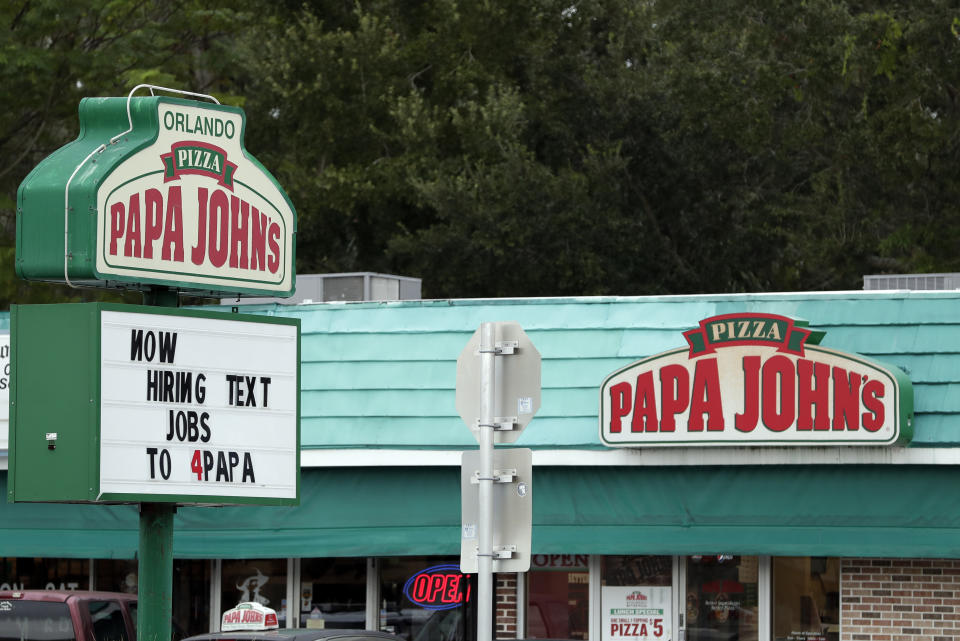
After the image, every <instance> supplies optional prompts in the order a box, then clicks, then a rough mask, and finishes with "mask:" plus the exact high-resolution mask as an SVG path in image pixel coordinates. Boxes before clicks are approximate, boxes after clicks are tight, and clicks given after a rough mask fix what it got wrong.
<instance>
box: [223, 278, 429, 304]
mask: <svg viewBox="0 0 960 641" xmlns="http://www.w3.org/2000/svg"><path fill="white" fill-rule="evenodd" d="M420 283H421V279H419V278H411V277H409V276H394V275H392V274H377V273H374V272H347V273H342V274H304V275H300V276H297V289H296V293H295V294H294V295H293V296H291V297H289V298H239V299H238V298H222V299H220V302H221V304H223V305H238V304H239V305H258V304H263V303H283V304H285V305H296V304H298V303H329V302H337V301H388V300H420Z"/></svg>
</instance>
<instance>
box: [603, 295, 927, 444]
mask: <svg viewBox="0 0 960 641" xmlns="http://www.w3.org/2000/svg"><path fill="white" fill-rule="evenodd" d="M824 334H825V332H822V331H816V330H812V329H809V328H807V327H806V324H805V323H802V322H799V321H794V320H793V319H790V318H787V317H785V316H778V315H775V314H757V313H743V314H729V315H723V316H715V317H712V318H708V319H705V320H702V321H700V324H699V327H697V328H696V329H691V330H688V331H686V332H683V336H684V338H685V339H686V342H687V345H686V346H685V347H682V348H679V349H674V350H670V351H667V352H663V353H661V354H657V355H655V356H650V357H648V358H645V359H642V360H640V361H637V362H635V363H632V364H630V365H628V366H626V367H624V368H621V369H619V370H617V371H616V372H614V373H612V374H610V375H609V376H608V377H607V378H606V379H605V380H604V381H603V384H602V386H601V388H600V439H601V441H602V442H603V443H605V444H606V445H608V446H611V447H644V446H697V445H739V446H753V445H801V446H802V445H815V446H824V445H902V444H906V443H908V442H909V441H910V439H911V438H912V436H913V386H912V383H911V382H910V379H909V378H908V377H907V376H906V374H904V373H903V372H902V371H900V370H899V369H898V368H896V367H892V366H889V365H884V364H882V363H879V362H877V361H874V360H871V359H869V358H866V357H863V356H860V355H856V354H846V353H843V352H839V351H836V350H832V349H828V348H825V347H820V346H819V345H818V343H819V342H820V340H821V339H822V338H823V336H824Z"/></svg>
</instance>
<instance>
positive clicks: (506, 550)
mask: <svg viewBox="0 0 960 641" xmlns="http://www.w3.org/2000/svg"><path fill="white" fill-rule="evenodd" d="M516 553H517V546H516V545H495V546H493V558H494V559H512V558H513V555H514V554H516Z"/></svg>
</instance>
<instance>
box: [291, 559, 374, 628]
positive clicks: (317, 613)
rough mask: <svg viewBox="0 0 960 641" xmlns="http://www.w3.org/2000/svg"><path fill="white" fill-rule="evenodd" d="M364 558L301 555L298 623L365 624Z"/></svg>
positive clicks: (312, 625)
mask: <svg viewBox="0 0 960 641" xmlns="http://www.w3.org/2000/svg"><path fill="white" fill-rule="evenodd" d="M366 598H367V560H366V559H365V558H359V559H358V558H343V559H337V558H331V559H303V560H302V561H301V562H300V627H301V628H338V629H340V628H354V629H363V628H365V627H366V617H365V607H366Z"/></svg>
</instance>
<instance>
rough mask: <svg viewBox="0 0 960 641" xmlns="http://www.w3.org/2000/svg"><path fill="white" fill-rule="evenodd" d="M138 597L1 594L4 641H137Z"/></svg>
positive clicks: (41, 592)
mask: <svg viewBox="0 0 960 641" xmlns="http://www.w3.org/2000/svg"><path fill="white" fill-rule="evenodd" d="M136 638H137V597H136V596H135V595H132V594H122V593H118V592H91V591H85V590H78V591H70V590H13V591H11V590H5V591H0V641H136Z"/></svg>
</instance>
